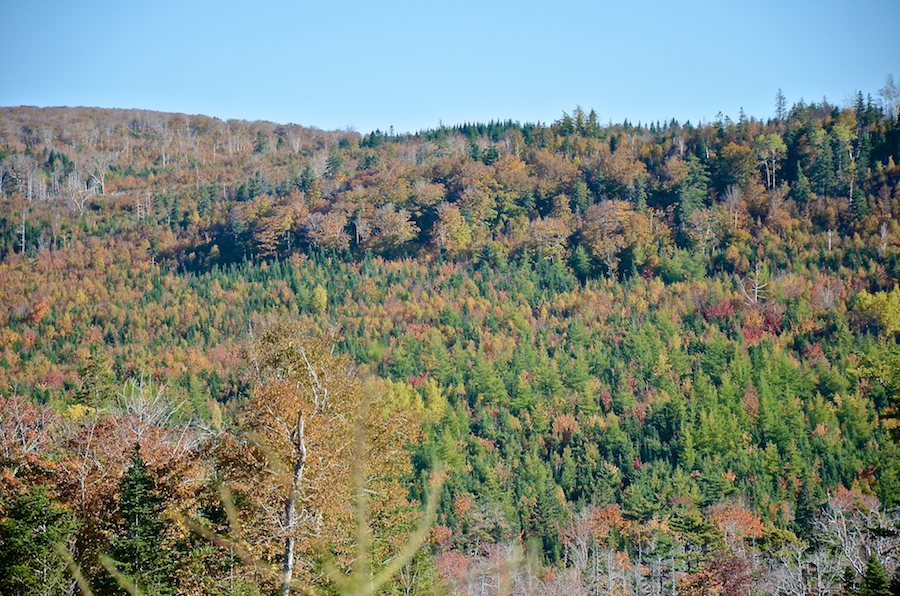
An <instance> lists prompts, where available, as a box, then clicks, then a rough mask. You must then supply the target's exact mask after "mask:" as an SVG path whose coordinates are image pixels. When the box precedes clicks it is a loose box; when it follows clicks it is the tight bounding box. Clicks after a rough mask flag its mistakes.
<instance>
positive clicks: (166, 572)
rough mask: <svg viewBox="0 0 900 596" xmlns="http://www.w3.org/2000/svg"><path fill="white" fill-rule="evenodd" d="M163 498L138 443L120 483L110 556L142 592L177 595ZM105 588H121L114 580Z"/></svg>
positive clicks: (113, 589) (120, 571)
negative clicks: (166, 535) (167, 545)
mask: <svg viewBox="0 0 900 596" xmlns="http://www.w3.org/2000/svg"><path fill="white" fill-rule="evenodd" d="M162 512H163V499H162V498H161V497H160V496H159V494H158V493H157V491H156V482H155V481H154V480H153V477H152V476H151V475H150V472H149V471H148V470H147V466H146V464H145V463H144V460H143V458H142V457H141V452H140V447H139V446H138V445H135V448H134V452H133V453H132V456H131V466H130V467H129V468H128V471H127V472H126V473H125V476H124V477H123V478H122V482H121V484H120V485H119V506H118V512H117V519H116V522H115V525H114V527H113V536H112V538H111V540H110V549H109V556H110V558H111V559H112V560H113V562H114V564H115V565H116V568H117V569H118V571H119V573H121V574H122V575H124V576H126V577H127V578H128V579H129V580H130V581H131V582H133V583H134V584H135V586H136V587H137V589H138V590H140V591H141V593H142V594H146V595H151V594H152V595H166V594H173V593H174V588H173V586H172V583H173V581H172V580H173V567H174V565H173V563H172V560H171V557H170V556H169V554H168V553H167V552H166V545H165V544H164V541H165V532H166V526H167V525H168V522H167V521H166V520H165V519H164V518H162ZM103 588H111V590H110V592H112V591H117V590H116V587H115V582H113V581H112V580H111V579H110V580H108V581H107V585H105V586H103Z"/></svg>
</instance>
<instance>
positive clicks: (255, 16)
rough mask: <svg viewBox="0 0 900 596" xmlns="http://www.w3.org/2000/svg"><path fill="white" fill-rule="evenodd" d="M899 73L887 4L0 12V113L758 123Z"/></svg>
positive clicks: (701, 1) (342, 121) (108, 7)
mask: <svg viewBox="0 0 900 596" xmlns="http://www.w3.org/2000/svg"><path fill="white" fill-rule="evenodd" d="M889 73H891V74H893V75H894V76H895V78H897V79H900V0H856V1H855V2H853V3H851V2H847V1H834V0H820V1H806V2H792V1H790V0H781V1H774V0H760V1H755V2H725V1H721V0H720V1H713V0H683V1H680V2H676V1H672V0H669V1H662V0H644V1H633V2H605V1H595V2H579V1H568V2H567V1H558V2H533V1H528V0H520V1H519V2H508V1H491V0H483V1H470V0H457V1H454V2H445V1H442V0H436V1H432V2H411V1H405V0H397V1H387V2H358V1H350V0H343V1H341V0H336V1H331V2H322V1H319V2H307V1H305V0H304V1H294V2H287V1H274V0H268V1H267V0H261V1H256V2H252V3H249V2H248V3H238V2H229V1H228V0H221V1H218V2H207V1H202V2H190V1H189V0H182V1H169V0H161V1H156V2H127V1H126V2H122V1H121V0H119V1H116V2H107V1H93V2H91V1H87V2H72V1H71V0H69V1H66V2H62V1H58V0H49V1H46V2H27V1H24V0H6V1H5V2H3V3H2V4H0V105H2V106H17V105H37V106H63V105H64V106H97V107H106V108H139V109H147V110H159V111H165V112H180V113H185V114H204V115H207V116H214V117H217V118H221V119H223V120H225V119H230V118H237V119H244V120H271V121H273V122H278V123H282V124H286V123H289V122H293V123H296V124H301V125H304V126H317V127H319V128H323V129H329V130H330V129H335V128H341V129H343V128H347V127H352V128H354V129H355V130H358V131H360V132H362V133H366V132H370V131H372V130H374V129H375V128H380V129H382V130H387V129H388V128H389V127H391V126H393V127H394V129H395V130H396V131H398V132H404V131H412V132H415V131H417V130H420V129H424V128H433V127H435V126H438V125H439V123H441V122H443V123H444V124H448V125H452V124H459V123H463V122H474V121H480V122H487V121H489V120H497V119H504V120H505V119H512V120H518V121H520V122H538V121H540V122H552V121H553V120H556V119H559V118H560V117H561V115H562V113H563V112H564V111H567V112H571V110H572V109H573V108H574V107H575V106H576V105H580V106H581V107H582V108H583V109H585V110H589V109H591V108H593V109H594V110H596V111H597V113H598V115H599V116H600V119H601V121H603V122H607V121H612V122H621V121H622V120H624V119H626V118H627V119H628V120H630V121H632V122H637V121H643V122H648V121H653V120H669V119H671V118H676V119H677V120H679V121H681V122H684V121H685V120H691V121H692V122H694V123H697V122H700V121H701V120H706V121H710V120H714V119H715V117H716V114H717V113H718V112H722V113H723V114H725V115H728V116H731V117H732V118H734V119H736V118H737V115H738V112H739V110H740V109H741V108H742V107H743V109H744V111H745V112H746V113H747V115H748V116H755V117H757V118H762V119H766V118H769V117H771V116H773V113H774V103H775V100H774V98H775V93H776V91H777V90H778V89H779V88H781V89H782V90H783V92H784V94H785V96H786V97H787V99H788V102H789V104H793V103H794V102H796V101H797V100H799V99H800V98H801V97H802V98H804V99H805V100H807V101H819V100H821V99H822V97H823V96H826V97H827V98H828V99H829V101H831V102H833V103H838V104H843V103H844V102H845V100H847V99H848V98H849V97H850V96H851V95H852V94H854V93H855V92H856V91H857V90H861V91H863V92H864V93H871V94H872V95H873V97H876V98H877V92H878V89H880V88H881V87H882V86H883V85H884V81H885V77H886V76H887V75H888V74H889Z"/></svg>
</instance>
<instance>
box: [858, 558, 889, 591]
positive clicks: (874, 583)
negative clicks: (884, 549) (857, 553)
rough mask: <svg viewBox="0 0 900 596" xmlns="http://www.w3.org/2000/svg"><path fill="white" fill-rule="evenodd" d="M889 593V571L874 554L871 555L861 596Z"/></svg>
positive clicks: (861, 588)
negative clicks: (886, 571)
mask: <svg viewBox="0 0 900 596" xmlns="http://www.w3.org/2000/svg"><path fill="white" fill-rule="evenodd" d="M889 594H890V592H888V580H887V573H885V572H884V567H882V566H881V563H880V562H879V561H878V559H877V558H876V557H875V555H874V554H873V555H871V556H870V557H869V564H868V565H866V575H865V577H863V582H862V586H861V587H860V589H859V596H889Z"/></svg>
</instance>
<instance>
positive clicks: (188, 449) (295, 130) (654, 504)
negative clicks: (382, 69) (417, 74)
mask: <svg viewBox="0 0 900 596" xmlns="http://www.w3.org/2000/svg"><path fill="white" fill-rule="evenodd" d="M876 98H877V99H876ZM876 98H873V96H871V95H863V94H862V93H860V94H858V95H857V96H856V97H855V98H854V100H853V101H852V102H851V104H852V105H849V106H844V107H839V106H835V105H832V104H830V103H829V102H828V101H826V100H824V99H823V100H822V101H821V102H820V103H806V102H804V101H802V100H800V101H798V102H797V103H796V104H794V105H793V107H792V108H789V107H788V103H787V100H786V98H785V97H784V96H783V95H782V94H781V92H779V93H778V95H777V97H776V98H775V102H774V107H775V109H774V115H775V117H774V118H770V119H766V120H759V119H756V118H754V117H747V116H744V115H743V114H741V116H740V118H739V119H738V121H736V122H735V121H732V120H730V119H728V118H724V117H720V118H718V119H717V120H716V121H715V122H711V123H703V124H700V125H692V124H690V123H683V124H682V123H678V122H675V121H672V122H665V123H659V122H656V123H640V124H636V125H635V124H631V123H628V122H627V121H626V122H624V123H621V124H613V123H607V124H603V123H601V122H600V119H599V117H598V116H597V114H595V113H594V112H593V111H591V112H589V113H586V112H584V111H583V110H582V109H581V108H576V109H575V110H573V111H572V113H571V114H568V113H566V114H563V115H562V118H561V119H560V120H558V121H556V122H554V123H552V124H527V123H526V124H520V123H518V122H492V123H488V124H466V125H460V126H455V127H441V128H439V129H436V130H428V131H422V132H420V133H418V134H415V135H410V134H403V135H397V134H393V132H381V131H375V132H373V133H371V134H366V135H361V134H359V133H357V132H355V131H322V130H319V129H316V128H307V127H301V126H297V125H293V124H291V125H279V124H273V123H269V122H244V121H228V122H222V121H220V120H216V119H212V118H207V117H203V116H187V115H182V114H163V113H155V112H142V111H133V110H132V111H129V110H106V109H86V108H72V109H70V108H45V109H38V108H28V107H20V108H0V201H2V202H0V324H2V328H0V471H2V476H0V592H2V593H10V594H55V593H60V594H62V593H71V592H70V591H69V590H70V589H75V588H74V586H75V584H74V583H73V582H75V581H76V579H77V580H78V582H79V584H78V585H79V586H81V587H80V588H79V589H81V590H82V591H83V592H84V593H87V590H91V591H92V592H93V593H95V594H113V593H122V592H123V590H132V593H133V588H134V586H136V587H137V588H136V589H137V590H139V591H140V592H141V593H143V594H176V593H177V594H256V593H262V594H268V593H274V592H276V591H278V590H281V589H282V587H284V589H287V588H288V587H290V588H291V589H292V590H294V591H295V592H296V593H306V592H309V591H310V590H322V591H324V592H326V593H335V594H336V593H341V594H350V593H354V594H363V593H366V594H369V593H371V591H377V592H378V593H379V594H397V595H400V594H402V595H404V596H412V595H413V594H416V595H422V594H431V593H434V594H466V595H475V594H478V595H479V596H488V595H491V596H493V595H497V594H503V593H516V594H525V593H527V594H548V595H549V594H557V593H558V594H609V595H613V594H635V595H637V594H653V595H655V596H660V595H662V594H675V593H678V594H709V595H713V596H714V595H719V594H723V595H727V596H738V595H742V594H749V593H777V594H792V595H798V596H801V595H807V594H816V595H819V594H840V593H844V594H865V595H867V596H868V595H869V594H876V593H877V594H882V593H887V590H888V584H889V583H890V582H891V577H892V576H893V583H890V590H893V592H891V593H894V594H896V593H898V592H900V574H898V573H900V572H897V571H895V570H896V569H897V567H898V563H900V511H898V509H897V507H898V506H900V445H898V424H897V414H898V410H897V408H898V392H900V347H898V344H897V334H898V333H900V289H898V283H900V165H898V164H900V120H898V112H900V89H898V88H897V86H896V85H895V84H894V82H893V79H892V78H890V77H889V79H888V82H887V83H886V85H885V87H884V88H883V89H882V90H880V91H879V93H878V94H877V96H876ZM363 495H367V496H366V497H365V498H364V497H363ZM429 499H431V501H432V503H433V508H434V515H431V514H430V513H428V512H426V509H427V507H426V504H427V503H428V502H429ZM360 511H365V512H367V516H366V519H367V520H368V522H367V523H366V524H363V525H360V524H359V518H360V515H359V512H360ZM355 520H356V521H355ZM417 528H424V529H426V530H428V534H427V537H426V538H425V539H424V540H423V541H422V542H421V544H419V542H418V541H416V540H415V536H414V535H415V534H416V531H417V530H416V529H417ZM410 540H411V542H410ZM59 545H62V546H61V547H60V546H59ZM416 547H417V548H416ZM286 552H287V553H289V554H288V555H286ZM347 574H349V575H347ZM342 578H343V579H342ZM360 578H363V579H360ZM363 580H365V581H363ZM367 590H368V591H367ZM282 593H285V592H282Z"/></svg>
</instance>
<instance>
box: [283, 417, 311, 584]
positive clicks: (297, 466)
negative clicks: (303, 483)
mask: <svg viewBox="0 0 900 596" xmlns="http://www.w3.org/2000/svg"><path fill="white" fill-rule="evenodd" d="M303 424H304V419H303V412H300V413H299V414H298V415H297V430H296V431H295V432H294V436H293V437H291V438H292V439H293V441H294V446H295V447H296V448H297V461H296V462H294V471H293V473H292V475H291V488H290V491H289V492H288V498H287V502H286V503H285V504H284V527H285V531H286V532H287V536H286V538H285V540H284V571H283V573H282V577H281V596H288V595H289V594H290V592H291V579H292V577H293V575H294V524H295V523H296V517H297V512H296V509H297V500H298V497H299V488H298V487H299V484H300V479H301V478H302V477H303V466H304V465H305V464H306V443H304V442H303Z"/></svg>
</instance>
